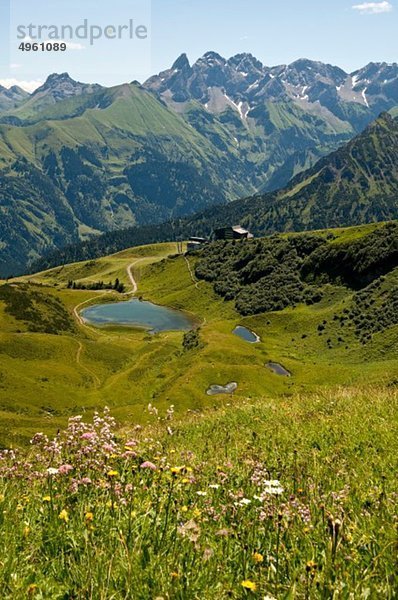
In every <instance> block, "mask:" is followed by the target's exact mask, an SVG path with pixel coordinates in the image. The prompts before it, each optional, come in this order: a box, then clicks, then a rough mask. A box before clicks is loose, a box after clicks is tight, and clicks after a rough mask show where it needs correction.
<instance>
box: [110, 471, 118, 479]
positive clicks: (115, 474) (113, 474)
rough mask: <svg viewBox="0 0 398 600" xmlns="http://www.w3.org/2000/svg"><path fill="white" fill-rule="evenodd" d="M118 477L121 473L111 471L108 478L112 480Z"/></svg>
mask: <svg viewBox="0 0 398 600" xmlns="http://www.w3.org/2000/svg"><path fill="white" fill-rule="evenodd" d="M118 476H119V473H118V471H109V472H108V477H110V478H111V479H112V478H113V477H118Z"/></svg>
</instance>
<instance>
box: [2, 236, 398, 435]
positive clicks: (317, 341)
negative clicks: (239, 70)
mask: <svg viewBox="0 0 398 600" xmlns="http://www.w3.org/2000/svg"><path fill="white" fill-rule="evenodd" d="M394 227H395V226H394V225H393V224H392V225H390V226H385V225H383V224H379V225H370V226H363V227H357V228H351V229H343V230H334V231H326V232H319V236H320V238H321V239H322V240H323V242H324V243H326V246H325V248H328V249H329V250H328V252H330V251H331V250H330V248H333V247H334V248H336V251H338V249H339V248H342V249H344V248H346V247H347V248H350V246H351V245H353V244H356V243H362V241H363V244H364V246H363V247H364V250H363V252H365V253H366V252H367V253H368V254H365V255H366V256H368V257H371V256H372V254H371V253H370V250H366V248H373V247H374V245H373V242H371V243H370V242H369V243H367V241H366V240H372V239H373V238H372V236H375V235H376V236H379V237H380V239H381V240H383V239H385V243H384V246H385V247H387V248H388V247H390V248H391V251H388V252H391V254H390V255H389V256H391V259H389V260H390V262H389V263H388V264H389V265H390V266H389V267H388V269H387V270H386V271H383V274H382V279H381V280H380V274H379V273H378V272H377V269H376V270H374V269H373V271H374V274H373V276H372V277H373V279H372V280H371V284H370V285H371V286H373V287H366V285H364V286H362V287H363V289H364V293H363V294H364V295H363V294H362V296H361V291H359V292H358V290H355V289H352V288H350V287H349V285H348V286H347V283H346V282H342V281H338V280H334V281H333V280H331V279H329V280H327V279H325V278H324V277H323V276H321V277H320V278H319V273H318V274H317V271H316V268H315V265H316V264H321V263H319V262H316V263H315V262H313V263H312V267H311V273H312V274H313V276H314V277H315V279H314V280H313V281H312V282H311V283H309V285H311V286H315V287H316V289H317V290H318V291H319V292H321V294H320V297H319V298H318V299H317V300H316V301H315V302H313V303H311V304H306V303H305V302H303V300H301V299H300V298H298V299H297V300H292V301H291V304H289V305H286V306H285V308H281V307H279V308H277V307H274V308H272V307H269V308H268V309H266V310H265V312H264V309H261V308H260V312H259V313H258V314H257V312H256V310H255V311H254V312H253V313H252V314H248V315H246V316H244V315H243V314H241V313H240V312H239V301H238V300H237V301H236V302H234V301H233V299H230V300H228V299H227V300H226V299H224V298H223V296H222V295H220V293H219V290H218V292H217V291H216V290H215V288H214V282H213V283H212V282H211V281H206V280H205V279H203V278H202V276H200V273H201V268H200V264H201V263H203V261H206V260H208V258H206V253H207V254H208V256H209V257H210V256H211V257H212V260H214V261H218V260H219V258H217V256H218V254H217V253H218V251H219V250H217V248H219V246H218V245H217V244H215V245H212V246H209V247H208V249H206V250H204V251H203V253H204V254H203V253H202V255H201V254H200V253H199V254H194V255H191V254H188V255H187V256H186V257H184V256H182V255H178V254H177V246H176V244H172V243H168V244H158V245H152V246H151V245H150V246H143V247H137V248H132V249H129V250H124V251H122V252H120V253H117V254H115V255H111V256H107V257H103V258H100V259H96V260H90V261H86V262H82V263H75V264H70V265H65V266H62V267H57V268H55V269H51V270H49V271H46V272H42V273H38V274H35V275H31V276H25V277H22V278H19V279H15V280H10V281H9V282H8V283H7V284H6V283H5V282H3V285H1V286H0V311H1V331H0V355H1V367H0V407H1V409H0V415H1V425H0V441H1V444H3V445H10V444H11V445H21V444H22V445H24V444H26V443H27V441H28V440H29V438H30V437H31V436H32V435H33V434H34V433H35V432H36V431H38V430H40V431H44V432H47V433H54V432H55V431H56V430H57V429H58V428H60V427H62V426H63V425H64V424H65V422H66V420H67V418H68V417H70V416H72V415H74V414H81V413H83V414H85V415H86V416H87V417H89V415H91V414H92V412H93V411H94V409H100V408H102V407H104V406H109V407H110V408H111V410H112V414H113V415H114V416H115V418H116V419H117V420H118V422H119V423H120V424H122V425H125V426H128V425H129V424H132V423H141V424H145V423H146V422H147V421H148V412H147V406H148V404H152V405H153V406H155V407H156V409H157V410H159V411H160V412H163V413H164V412H165V411H166V410H167V409H168V407H169V406H170V405H174V407H175V411H176V413H177V414H178V415H181V416H183V415H187V413H188V412H190V413H192V412H193V413H195V412H196V411H199V412H202V411H207V410H212V409H213V408H216V407H220V406H222V405H225V404H231V405H233V406H236V407H238V406H239V405H240V404H241V403H242V402H245V401H247V400H250V399H256V398H263V397H272V398H274V399H275V401H276V402H278V398H280V399H285V400H287V399H288V398H290V397H292V396H293V395H295V394H300V393H301V394H307V393H310V392H316V391H319V390H326V389H335V388H339V386H344V387H351V386H353V387H354V386H355V387H356V388H362V387H363V388H365V387H369V386H372V385H377V384H383V385H384V386H385V387H391V388H394V386H396V384H397V380H396V373H397V372H398V354H397V352H396V348H397V347H398V327H397V324H396V323H395V322H394V321H393V318H392V317H391V316H390V317H389V321H387V322H385V321H382V322H380V327H379V328H378V327H376V328H374V329H373V330H372V335H371V337H370V338H368V337H366V339H364V338H363V336H362V335H361V331H362V329H358V327H359V325H358V323H359V321H358V322H357V319H358V315H357V316H356V313H355V311H356V310H357V308H356V307H362V308H360V310H361V313H362V314H363V315H364V318H369V319H372V318H373V317H372V312H371V311H372V310H373V308H374V309H376V310H377V306H379V307H381V306H383V307H384V308H383V309H382V310H383V313H385V314H386V315H388V314H390V315H394V314H396V312H395V309H394V306H396V304H394V303H396V301H397V292H396V290H397V289H398V281H397V270H396V269H397V263H396V256H397V255H396V250H395V251H394V248H395V249H396V244H397V239H396V233H394V232H396V227H395V228H394ZM315 235H317V234H315ZM310 237H311V236H310ZM297 238H299V239H303V240H305V239H306V235H301V234H297ZM287 239H292V238H291V237H289V236H288V238H286V237H284V236H282V237H279V238H278V237H276V238H275V240H274V242H273V241H272V238H271V239H270V240H264V241H262V240H253V241H252V242H250V241H249V242H246V244H247V246H244V245H242V244H241V245H240V246H239V244H238V246H235V248H236V250H239V249H240V248H241V249H242V251H245V248H247V251H250V247H251V245H252V244H253V245H254V244H256V247H257V246H258V244H263V243H264V244H268V245H270V244H271V246H272V247H273V248H275V249H276V248H278V245H280V244H285V243H289V244H296V245H297V243H298V242H294V241H288V242H286V240H287ZM284 240H285V241H284ZM293 240H294V238H293ZM387 240H389V241H388V242H387ZM317 243H318V244H319V243H321V242H319V241H318V242H317ZM221 244H223V243H221ZM301 244H302V245H304V247H305V246H306V244H307V242H305V241H303V242H302V243H301ZM272 247H270V250H271V251H274V250H272ZM354 247H355V246H354V245H353V246H352V248H354ZM225 251H228V252H229V253H230V254H231V256H233V252H232V248H231V249H230V250H228V246H227V247H226V248H224V252H225ZM275 251H276V250H275ZM394 252H395V254H394ZM255 254H256V256H257V257H258V260H256V259H255V261H254V263H253V265H256V268H257V270H258V268H261V253H260V254H259V253H258V252H256V253H255ZM321 255H322V253H321ZM322 256H323V255H322ZM326 256H327V253H326V254H325V257H326ZM322 260H324V263H325V264H327V262H325V261H326V258H324V259H322ZM369 260H370V263H369V264H370V265H372V260H373V259H371V258H369ZM317 261H319V259H317ZM187 262H188V263H189V267H190V268H188V264H187ZM387 262H388V261H387ZM203 264H205V262H204V263H203ZM220 264H227V263H225V260H223V261H222V262H221V263H220ZM270 264H272V261H271V262H270ZM300 264H301V263H300ZM309 265H310V263H309ZM301 268H302V267H300V269H301ZM308 268H309V267H308ZM317 268H318V267H317ZM319 268H320V267H319ZM372 268H373V267H372ZM372 268H370V271H372ZM202 270H203V267H202ZM307 270H308V269H307ZM368 271H369V269H368ZM370 271H369V272H370ZM373 271H372V272H373ZM116 278H117V279H119V280H120V282H122V283H124V284H125V286H126V290H127V294H126V295H125V298H126V300H131V293H132V292H135V295H136V297H137V298H141V299H144V300H147V301H150V302H153V303H155V304H158V305H162V306H165V307H169V308H173V309H176V310H179V311H185V312H187V313H188V314H193V315H194V318H195V319H196V320H197V322H198V323H200V326H199V328H198V329H197V333H196V334H195V335H188V334H187V335H185V334H184V333H183V332H178V331H165V332H159V333H156V334H150V333H149V332H147V331H143V330H142V329H134V328H126V327H122V326H119V325H117V324H113V325H112V326H107V327H99V328H98V327H93V326H91V325H89V324H88V323H87V322H85V321H84V320H82V312H81V311H82V309H86V308H87V307H90V306H91V305H92V304H103V303H104V302H106V303H107V302H118V301H119V302H120V300H121V299H122V296H121V295H120V294H118V293H116V292H112V291H109V290H106V291H105V292H104V291H98V292H93V291H90V290H73V289H68V287H67V285H68V282H69V281H71V280H73V281H78V282H80V283H84V282H85V283H90V282H91V283H92V282H98V281H105V282H106V281H108V280H109V281H114V280H115V279H116ZM379 280H380V281H381V282H379ZM286 281H287V283H286V289H288V285H287V284H288V281H289V278H287V280H286ZM377 282H379V283H378V284H377V285H378V286H379V287H377V285H376V283H377ZM135 284H136V286H137V289H135V287H136V286H135ZM245 293H246V292H245ZM364 303H365V304H364ZM383 303H384V304H383ZM372 307H373V308H372ZM388 310H389V311H390V313H389V312H388ZM83 315H84V313H83ZM342 319H343V320H344V321H345V326H344V328H343V327H342V325H341V323H342ZM355 323H357V325H355ZM237 326H242V327H245V328H247V329H248V330H249V331H251V332H255V334H256V335H257V336H258V337H259V338H260V341H259V342H258V343H254V344H253V343H250V342H249V341H246V340H244V339H241V338H239V337H237V336H236V335H234V334H233V331H234V329H235V328H236V327H237ZM364 326H365V329H366V327H367V326H366V324H365V325H364ZM360 327H362V325H361V326H360ZM343 331H344V333H342V332H343ZM366 333H368V332H367V331H366ZM269 364H274V365H279V366H281V367H283V368H284V369H285V370H287V371H288V373H289V374H291V377H284V376H281V375H278V374H277V373H275V368H274V369H272V368H269V366H268V365H269ZM231 382H236V383H237V389H236V391H234V393H233V395H231V394H230V395H227V396H217V395H216V396H211V397H209V396H208V395H207V394H206V391H207V390H208V389H209V387H210V386H213V385H220V386H225V385H226V384H229V383H231Z"/></svg>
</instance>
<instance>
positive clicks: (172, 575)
mask: <svg viewBox="0 0 398 600" xmlns="http://www.w3.org/2000/svg"><path fill="white" fill-rule="evenodd" d="M171 578H172V579H178V578H179V574H178V573H177V572H176V571H173V573H172V574H171Z"/></svg>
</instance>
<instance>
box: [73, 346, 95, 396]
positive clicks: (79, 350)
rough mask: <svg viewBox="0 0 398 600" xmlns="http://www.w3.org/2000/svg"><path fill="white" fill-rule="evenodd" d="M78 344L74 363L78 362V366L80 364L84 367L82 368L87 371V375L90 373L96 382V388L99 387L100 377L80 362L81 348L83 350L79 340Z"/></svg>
mask: <svg viewBox="0 0 398 600" xmlns="http://www.w3.org/2000/svg"><path fill="white" fill-rule="evenodd" d="M78 344H79V348H78V350H77V354H76V363H77V364H78V365H79V366H80V367H81V368H82V369H84V370H85V371H86V372H87V373H88V374H89V375H90V376H91V377H92V378H93V379H94V381H95V383H96V388H99V387H100V386H101V380H100V378H99V377H98V375H97V374H96V373H94V371H92V370H91V369H89V368H88V367H86V365H84V364H83V363H82V362H81V355H82V352H83V350H84V346H83V344H82V343H81V342H78Z"/></svg>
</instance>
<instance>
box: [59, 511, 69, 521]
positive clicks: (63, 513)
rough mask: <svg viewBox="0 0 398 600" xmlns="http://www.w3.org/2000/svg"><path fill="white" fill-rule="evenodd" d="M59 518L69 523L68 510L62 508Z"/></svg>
mask: <svg viewBox="0 0 398 600" xmlns="http://www.w3.org/2000/svg"><path fill="white" fill-rule="evenodd" d="M58 518H59V519H61V521H65V523H67V522H68V521H69V515H68V511H67V510H65V509H63V510H61V512H60V513H59V515H58Z"/></svg>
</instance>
